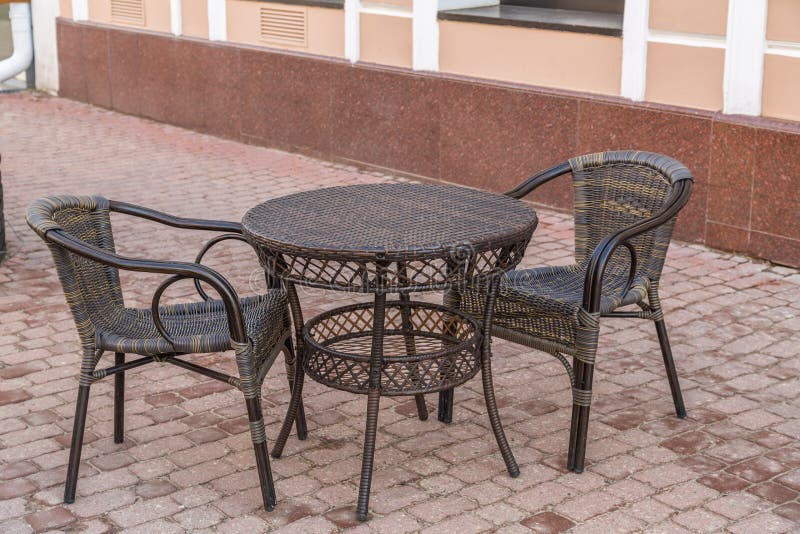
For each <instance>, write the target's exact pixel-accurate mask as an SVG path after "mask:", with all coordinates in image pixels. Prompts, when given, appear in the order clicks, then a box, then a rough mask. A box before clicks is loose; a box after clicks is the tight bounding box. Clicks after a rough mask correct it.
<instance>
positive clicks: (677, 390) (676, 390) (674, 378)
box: [655, 318, 686, 419]
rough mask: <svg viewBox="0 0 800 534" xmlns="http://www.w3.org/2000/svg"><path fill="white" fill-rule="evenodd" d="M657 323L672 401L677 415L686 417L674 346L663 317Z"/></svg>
mask: <svg viewBox="0 0 800 534" xmlns="http://www.w3.org/2000/svg"><path fill="white" fill-rule="evenodd" d="M655 323H656V333H657V334H658V343H659V345H661V356H662V357H663V358H664V367H665V368H666V370H667V379H668V380H669V389H670V391H671V392H672V402H673V403H674V404H675V415H677V416H678V417H679V418H681V419H683V418H684V417H686V406H685V405H684V404H683V394H682V393H681V385H680V383H679V382H678V372H677V371H676V370H675V361H674V360H673V359H672V348H671V347H670V345H669V337H668V336H667V326H666V325H665V324H664V319H663V318H662V319H659V320H657V321H655Z"/></svg>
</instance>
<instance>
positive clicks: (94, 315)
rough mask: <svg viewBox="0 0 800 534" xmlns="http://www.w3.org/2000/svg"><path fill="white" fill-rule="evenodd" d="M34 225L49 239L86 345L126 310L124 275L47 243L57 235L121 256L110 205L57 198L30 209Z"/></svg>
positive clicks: (85, 198)
mask: <svg viewBox="0 0 800 534" xmlns="http://www.w3.org/2000/svg"><path fill="white" fill-rule="evenodd" d="M27 219H28V225H29V226H30V227H31V228H32V229H33V230H34V231H35V232H36V233H37V234H39V236H40V237H41V238H42V239H44V240H45V242H46V243H47V245H48V247H49V248H50V252H51V253H52V255H53V260H54V262H55V265H56V270H57V271H58V277H59V279H60V280H61V285H62V287H63V289H64V295H65V296H66V298H67V303H68V304H69V307H70V309H71V310H72V315H73V317H74V319H75V324H76V326H77V328H78V334H79V336H80V338H81V342H82V344H83V345H84V346H87V345H92V344H93V343H94V337H95V330H96V328H97V327H98V326H99V325H102V324H108V323H109V322H111V321H112V320H113V318H114V317H117V316H118V315H119V314H120V313H122V312H123V311H124V303H123V299H122V288H121V286H120V280H119V271H118V270H117V269H116V268H114V267H110V266H108V265H104V264H101V263H98V262H96V261H92V260H90V259H87V258H84V257H82V256H78V255H77V254H74V253H72V252H69V251H67V250H66V249H64V248H63V247H61V246H59V245H58V244H56V243H53V242H52V241H49V240H48V239H47V238H46V234H47V232H48V231H51V230H60V231H62V232H64V233H66V234H68V235H69V236H71V237H73V238H75V239H79V240H81V241H83V242H85V243H88V244H90V245H93V246H95V247H98V248H101V249H104V250H106V251H109V252H115V248H114V236H113V233H112V231H111V218H110V216H109V203H108V200H107V199H105V198H103V197H99V196H91V197H90V196H68V195H63V196H52V197H46V198H42V199H39V200H36V201H34V202H33V203H32V204H31V205H30V207H29V208H28V217H27Z"/></svg>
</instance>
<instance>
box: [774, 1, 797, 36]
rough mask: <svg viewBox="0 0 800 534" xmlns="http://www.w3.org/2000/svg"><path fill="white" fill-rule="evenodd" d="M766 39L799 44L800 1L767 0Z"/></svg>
mask: <svg viewBox="0 0 800 534" xmlns="http://www.w3.org/2000/svg"><path fill="white" fill-rule="evenodd" d="M767 39H769V40H771V41H792V42H800V0H769V11H768V14H767Z"/></svg>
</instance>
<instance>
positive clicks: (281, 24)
mask: <svg viewBox="0 0 800 534" xmlns="http://www.w3.org/2000/svg"><path fill="white" fill-rule="evenodd" d="M306 13H307V12H306V9H305V8H289V7H286V8H283V7H281V8H274V7H262V8H261V34H260V35H261V40H262V41H265V42H270V43H279V44H290V45H294V46H303V47H304V46H307V44H308V17H307V16H306Z"/></svg>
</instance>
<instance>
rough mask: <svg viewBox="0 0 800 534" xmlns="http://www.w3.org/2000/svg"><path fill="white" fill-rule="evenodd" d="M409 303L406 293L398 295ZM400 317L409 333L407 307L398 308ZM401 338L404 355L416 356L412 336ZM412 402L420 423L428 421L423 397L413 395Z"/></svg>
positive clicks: (417, 375)
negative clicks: (404, 346) (402, 339)
mask: <svg viewBox="0 0 800 534" xmlns="http://www.w3.org/2000/svg"><path fill="white" fill-rule="evenodd" d="M410 301H411V297H410V296H409V295H408V293H400V302H402V303H405V304H408V303H409V302H410ZM400 316H401V320H402V322H403V330H405V331H406V332H411V330H412V327H413V325H412V324H411V310H410V309H409V308H408V307H407V306H402V307H401V308H400ZM403 337H404V341H405V345H406V354H408V355H412V354H416V353H417V348H416V344H415V343H414V336H413V335H405V336H403ZM415 377H416V378H417V379H418V380H419V378H420V377H419V373H416V374H415ZM414 400H415V401H416V403H417V415H418V416H419V419H420V421H426V420H427V419H428V407H427V406H426V405H425V395H423V394H421V393H418V394H417V395H414Z"/></svg>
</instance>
